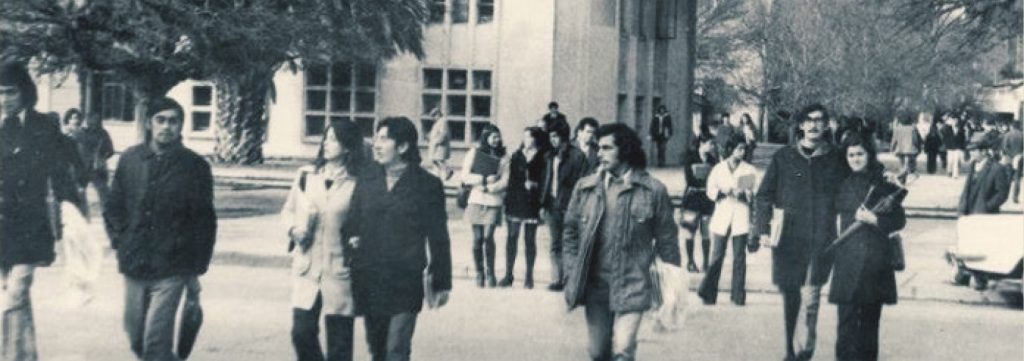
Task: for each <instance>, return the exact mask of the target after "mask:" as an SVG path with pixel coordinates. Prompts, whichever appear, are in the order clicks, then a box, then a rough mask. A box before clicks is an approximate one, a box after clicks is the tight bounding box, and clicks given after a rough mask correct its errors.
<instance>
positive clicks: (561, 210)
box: [540, 124, 587, 291]
mask: <svg viewBox="0 0 1024 361" xmlns="http://www.w3.org/2000/svg"><path fill="white" fill-rule="evenodd" d="M548 136H549V137H550V139H551V147H552V149H551V150H550V151H548V154H547V159H548V162H547V170H546V171H545V172H544V184H543V185H542V186H541V188H540V189H541V199H540V204H541V209H542V210H543V211H544V216H545V222H546V223H547V224H548V230H549V231H550V233H551V280H552V283H551V284H550V285H548V290H551V291H561V290H562V287H563V286H564V285H565V283H564V281H565V279H564V276H565V274H564V269H563V265H562V224H563V221H564V217H565V210H566V209H568V208H569V199H570V198H571V197H572V190H573V188H575V187H576V182H577V181H578V180H579V179H580V178H583V176H585V175H586V170H587V157H586V156H585V155H583V152H581V151H580V150H579V149H577V148H576V147H575V146H573V145H572V144H571V143H569V125H568V124H564V125H555V126H554V127H553V128H552V129H551V130H550V131H549V132H548Z"/></svg>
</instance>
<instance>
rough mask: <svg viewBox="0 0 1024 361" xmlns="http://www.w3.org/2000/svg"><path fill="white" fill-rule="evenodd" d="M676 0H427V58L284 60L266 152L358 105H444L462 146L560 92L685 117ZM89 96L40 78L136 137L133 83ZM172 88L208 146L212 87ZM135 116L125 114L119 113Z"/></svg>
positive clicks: (678, 141)
mask: <svg viewBox="0 0 1024 361" xmlns="http://www.w3.org/2000/svg"><path fill="white" fill-rule="evenodd" d="M677 3H681V0H558V1H550V0H519V1H503V0H430V1H429V2H428V6H429V8H430V24H429V25H428V26H427V27H426V28H425V31H424V40H425V49H426V57H425V58H424V59H422V60H417V59H415V57H412V56H407V55H406V56H399V57H397V58H395V59H391V60H390V61H387V62H383V63H381V64H343V63H339V64H330V65H310V66H308V67H306V69H305V70H304V71H301V72H298V73H292V72H289V71H287V70H282V71H281V72H279V73H278V74H277V75H276V76H275V79H274V83H275V89H276V99H275V100H274V101H273V103H272V104H270V106H269V108H268V109H269V123H268V132H267V138H266V142H265V144H264V154H265V155H266V156H268V157H298V158H304V157H311V156H312V155H313V154H314V153H315V151H316V146H317V143H318V141H319V139H320V136H321V134H322V132H323V129H324V121H325V120H326V119H329V118H331V117H350V118H352V119H354V120H355V121H357V122H358V123H359V124H360V125H361V126H362V127H363V130H364V132H365V133H366V135H367V136H369V134H370V133H371V132H372V129H373V125H374V123H375V122H376V121H378V120H380V119H382V118H384V117H386V116H393V115H400V116H406V117H409V118H410V119H414V120H416V121H418V123H419V124H418V125H419V126H420V127H421V131H423V133H425V131H426V130H428V129H429V127H430V126H431V124H432V120H431V119H429V118H427V117H426V114H428V112H429V111H430V110H431V109H432V108H434V107H440V108H441V109H447V111H446V113H447V114H448V118H449V121H450V122H451V134H452V137H453V139H454V140H455V142H454V144H453V145H454V148H455V149H456V158H458V157H459V156H460V155H459V154H460V153H462V152H461V150H465V149H467V147H468V146H469V144H471V142H472V141H474V140H475V139H474V138H475V136H476V134H477V132H478V130H479V129H480V127H481V126H482V125H484V124H487V123H493V124H496V125H497V126H498V127H499V128H500V129H501V130H502V133H503V135H504V138H505V143H506V144H507V145H508V146H510V147H516V146H518V145H519V142H520V139H521V137H522V133H523V132H522V131H523V129H524V128H525V127H526V126H529V125H533V124H535V123H536V122H537V119H539V118H540V117H541V116H542V115H543V113H544V112H546V110H547V109H546V106H547V103H548V102H549V101H552V100H553V101H557V102H559V103H560V105H561V111H562V112H563V113H565V114H566V116H567V117H568V118H569V120H570V124H571V125H575V123H576V122H577V121H578V120H579V119H580V118H582V117H585V116H592V117H595V118H597V119H598V120H599V121H601V122H603V123H607V122H616V121H617V122H623V123H626V124H629V125H631V126H633V127H634V128H635V129H638V130H639V131H640V132H641V135H644V134H645V133H644V132H646V128H647V125H648V122H649V119H650V118H651V116H652V115H653V109H655V108H656V107H657V106H658V105H660V104H664V105H666V106H667V107H668V109H669V111H670V113H672V114H673V115H674V117H675V119H676V123H680V121H679V119H680V118H681V117H679V116H678V108H679V107H680V102H681V101H682V96H681V93H682V92H681V91H680V90H679V89H680V88H681V78H680V77H681V75H680V74H679V73H680V72H678V71H676V70H677V69H679V68H680V66H679V62H680V61H681V59H682V56H683V54H685V49H683V48H682V46H683V44H681V43H682V35H683V34H682V32H683V29H682V24H681V23H679V22H680V19H681V14H680V11H682V6H681V5H680V4H677ZM90 78H91V80H90V81H88V82H87V83H88V84H90V86H91V87H92V88H91V90H92V92H91V93H92V94H94V96H93V99H82V96H81V94H82V93H83V91H82V90H83V89H84V87H83V86H82V85H81V84H80V83H79V82H78V80H77V79H75V77H74V76H69V77H66V78H61V79H57V78H54V77H48V78H46V79H42V82H43V84H44V86H42V87H41V91H40V93H41V97H40V98H41V101H40V109H41V110H49V111H58V112H62V111H64V110H66V109H68V108H71V107H76V106H79V104H84V103H85V102H91V104H94V105H96V106H97V108H98V109H100V111H101V113H102V114H103V116H104V118H105V119H107V120H108V121H107V122H106V123H105V124H106V125H107V127H108V128H110V129H111V131H112V132H113V133H114V134H115V135H116V134H122V133H123V136H118V138H121V139H118V141H117V142H118V143H119V144H118V146H119V147H124V146H127V145H129V144H130V143H131V142H133V141H135V138H134V137H133V136H132V134H134V133H132V132H133V130H131V129H129V128H132V127H133V125H131V121H132V119H131V118H132V116H131V113H132V112H131V107H132V104H133V100H132V99H131V94H130V91H128V89H126V88H125V87H124V86H123V85H122V84H120V83H118V82H117V80H116V79H109V78H108V77H104V76H103V75H102V74H94V75H93V76H90ZM169 95H170V96H171V97H173V98H175V99H176V100H178V101H179V102H180V103H181V104H182V105H183V106H184V107H185V109H186V113H187V114H186V116H185V123H186V124H185V129H186V131H185V142H186V144H187V145H188V146H190V147H192V148H194V149H197V150H199V151H202V152H209V151H210V150H212V149H213V145H214V142H215V138H214V133H213V132H214V127H215V126H216V116H217V114H216V112H217V107H216V103H217V99H216V91H215V89H214V86H213V84H212V83H210V82H207V81H195V80H190V81H186V82H183V83H182V84H179V85H178V86H176V87H175V88H174V89H172V90H171V91H170V93H169ZM124 121H128V122H124ZM675 126H676V129H677V131H676V135H675V136H674V137H673V139H672V141H670V145H669V151H668V155H669V157H668V159H669V161H670V162H671V163H678V161H679V158H680V153H681V151H682V149H683V144H682V139H684V134H683V129H685V127H684V125H683V124H675Z"/></svg>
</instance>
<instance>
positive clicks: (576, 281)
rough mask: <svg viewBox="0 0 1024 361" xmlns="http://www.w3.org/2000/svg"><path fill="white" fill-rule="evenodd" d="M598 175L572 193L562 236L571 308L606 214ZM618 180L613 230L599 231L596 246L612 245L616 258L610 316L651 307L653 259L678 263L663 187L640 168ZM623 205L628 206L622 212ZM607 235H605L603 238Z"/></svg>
mask: <svg viewBox="0 0 1024 361" xmlns="http://www.w3.org/2000/svg"><path fill="white" fill-rule="evenodd" d="M604 177H605V174H604V172H598V173H594V174H591V175H589V176H587V177H586V178H583V179H581V180H580V182H579V184H577V186H576V189H575V190H574V191H573V196H572V203H571V204H570V205H569V209H568V212H567V213H566V216H565V228H564V230H563V233H562V242H564V251H563V257H564V265H565V267H566V280H567V282H566V284H565V301H566V303H567V304H568V306H569V308H570V309H572V308H574V307H576V306H579V305H581V304H583V302H584V294H585V289H584V287H585V286H586V285H587V283H588V279H587V278H588V277H589V276H590V275H591V273H592V272H591V269H590V267H592V266H594V258H595V257H597V256H598V255H597V254H595V252H594V248H595V247H594V243H595V242H596V238H597V237H599V235H598V234H599V230H600V229H602V228H603V227H604V226H603V225H602V224H601V222H602V217H604V215H605V214H606V210H605V204H606V203H605V197H607V196H610V195H606V194H605V186H604ZM625 178H626V179H624V181H625V182H626V183H627V185H628V188H627V189H626V190H624V191H622V192H621V193H619V194H618V202H616V204H617V206H618V207H619V209H618V210H616V212H615V213H614V214H618V215H621V216H622V217H621V218H620V219H614V220H613V219H605V220H604V222H616V223H615V224H614V225H612V227H613V228H614V229H616V231H614V232H604V231H601V232H600V233H603V234H602V235H601V237H603V241H602V242H603V243H602V246H601V247H613V251H614V252H617V253H618V254H619V255H620V257H619V258H618V262H617V263H615V264H614V265H612V274H613V276H612V279H611V280H608V281H609V282H608V283H609V286H610V296H609V307H610V308H611V310H612V311H614V312H635V311H645V310H647V309H648V308H650V306H651V297H652V292H653V289H652V286H651V282H652V281H651V278H650V272H649V271H650V268H651V265H652V264H653V262H654V256H655V255H657V256H658V257H659V258H661V260H662V261H664V262H665V263H669V264H673V265H679V262H680V256H679V240H678V239H677V232H678V230H677V227H676V225H675V222H674V220H673V217H672V215H673V213H672V212H673V210H672V204H671V202H670V201H669V197H668V192H667V191H666V190H665V186H664V185H663V184H661V182H659V181H658V180H656V179H654V178H652V177H651V176H650V175H649V174H648V173H647V172H646V171H644V170H632V171H631V174H629V175H628V176H626V177H625ZM626 207H628V208H626ZM608 233H611V234H608Z"/></svg>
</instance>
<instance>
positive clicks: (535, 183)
mask: <svg viewBox="0 0 1024 361" xmlns="http://www.w3.org/2000/svg"><path fill="white" fill-rule="evenodd" d="M547 139H548V137H547V135H546V134H544V130H543V129H540V128H538V127H529V128H526V131H525V132H524V133H523V145H522V146H520V147H519V150H517V151H516V152H515V153H514V154H512V159H511V160H510V165H509V174H508V189H507V192H506V193H505V216H506V217H507V218H508V219H507V220H506V222H507V223H508V239H507V240H506V243H505V277H504V278H502V279H501V282H498V285H499V286H501V287H509V286H511V285H512V281H513V280H514V277H513V275H512V274H513V269H514V268H515V264H516V253H517V252H518V243H519V230H520V228H522V230H523V241H524V242H525V244H526V279H525V280H524V281H523V287H526V288H533V264H534V261H535V260H536V259H537V225H538V224H540V184H541V183H543V182H544V169H545V168H546V167H547V159H546V158H545V157H544V153H545V152H547V150H548V148H550V147H551V146H550V145H548V142H547Z"/></svg>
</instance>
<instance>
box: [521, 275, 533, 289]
mask: <svg viewBox="0 0 1024 361" xmlns="http://www.w3.org/2000/svg"><path fill="white" fill-rule="evenodd" d="M523 287H526V289H530V290H532V289H533V278H532V277H527V278H526V281H525V282H523Z"/></svg>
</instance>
